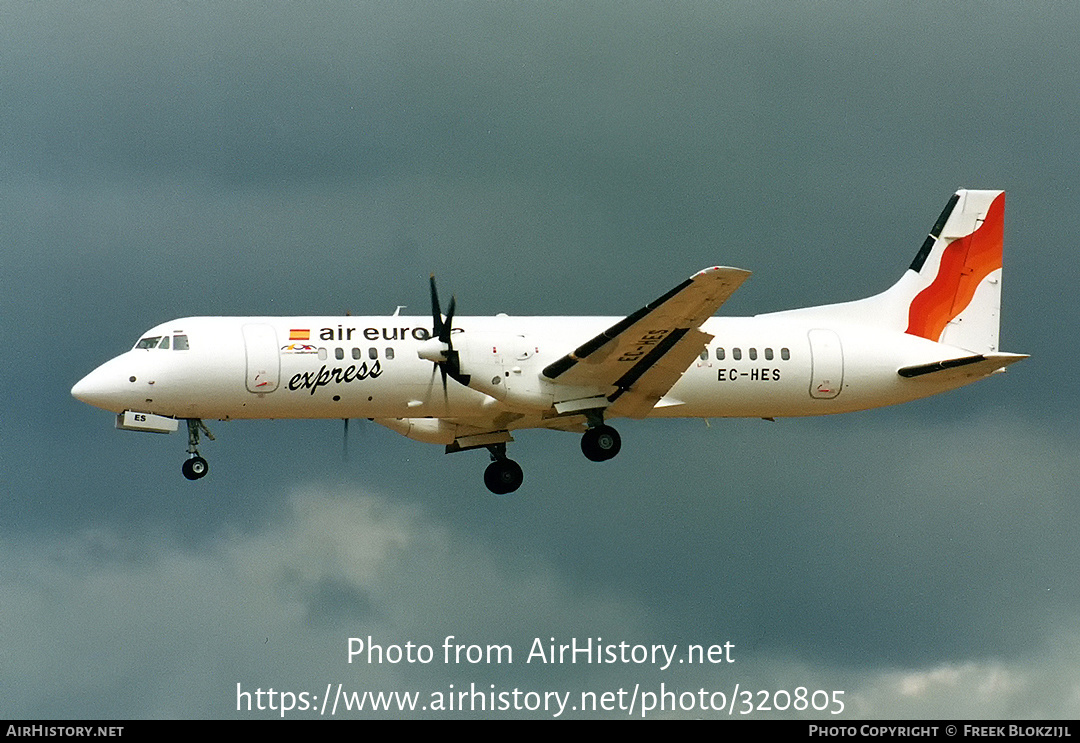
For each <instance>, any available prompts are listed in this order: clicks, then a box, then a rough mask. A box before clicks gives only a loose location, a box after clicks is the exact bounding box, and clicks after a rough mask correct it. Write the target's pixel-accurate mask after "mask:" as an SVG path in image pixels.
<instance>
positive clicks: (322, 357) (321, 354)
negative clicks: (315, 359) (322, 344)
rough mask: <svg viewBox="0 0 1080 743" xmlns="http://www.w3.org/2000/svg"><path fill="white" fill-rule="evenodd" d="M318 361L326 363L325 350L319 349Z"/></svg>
mask: <svg viewBox="0 0 1080 743" xmlns="http://www.w3.org/2000/svg"><path fill="white" fill-rule="evenodd" d="M319 361H326V349H325V348H320V349H319Z"/></svg>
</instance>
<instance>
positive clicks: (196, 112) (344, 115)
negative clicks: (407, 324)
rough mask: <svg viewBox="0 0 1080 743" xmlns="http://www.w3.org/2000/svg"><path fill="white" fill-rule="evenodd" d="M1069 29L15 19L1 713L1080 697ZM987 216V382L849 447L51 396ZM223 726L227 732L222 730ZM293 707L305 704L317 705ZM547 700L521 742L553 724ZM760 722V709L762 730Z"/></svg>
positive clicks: (741, 431)
mask: <svg viewBox="0 0 1080 743" xmlns="http://www.w3.org/2000/svg"><path fill="white" fill-rule="evenodd" d="M1078 14H1080V11H1078V10H1077V8H1076V6H1075V5H1074V4H1069V3H1039V4H1034V5H1032V4H1025V5H1022V6H1021V5H1020V4H1013V3H996V2H987V3H959V4H956V3H913V4H896V3H884V2H880V3H878V2H858V3H851V2H845V3H830V2H813V3H791V2H783V3H762V2H753V3H726V2H725V3H709V2H692V3H665V4H662V5H661V4H643V3H640V4H631V5H627V4H625V3H614V2H610V3H573V4H553V3H504V4H492V3H458V2H453V3H440V4H432V3H405V2H386V3H355V2H343V3H330V2H326V3H303V4H297V3H282V2H276V3H275V2H272V3H260V4H258V5H257V6H255V5H246V4H239V3H231V2H226V3H210V2H159V3H135V2H130V3H129V2H94V3H91V2H81V3H80V2H77V3H67V2H49V1H42V2H3V3H0V241H2V243H3V245H4V246H5V248H4V249H3V250H0V295H2V297H3V299H2V304H0V306H2V307H3V321H2V323H0V341H3V344H4V347H5V348H7V349H9V354H8V361H7V363H5V365H4V367H3V372H2V375H0V384H2V392H3V394H4V399H5V400H6V402H7V412H6V414H5V423H6V425H5V426H3V428H2V430H0V493H2V495H0V713H2V714H4V716H8V717H39V716H41V717H70V718H75V717H95V716H97V717H128V716H131V717H144V716H151V717H230V716H236V712H235V690H236V684H237V683H241V684H242V685H243V687H244V688H245V689H248V688H250V689H255V688H257V687H262V688H268V687H270V686H274V687H275V688H278V689H288V690H293V691H296V692H300V691H310V692H318V693H319V694H320V695H321V694H322V691H323V690H324V689H325V687H326V685H327V684H328V683H335V684H336V683H338V682H341V683H343V684H345V685H346V686H350V685H351V686H352V687H354V688H355V689H357V690H363V689H372V690H390V689H402V690H419V691H423V692H429V691H435V690H445V689H446V688H448V686H449V684H455V685H456V688H460V686H459V685H460V684H468V683H469V682H470V681H475V682H476V683H477V684H480V685H483V686H485V687H486V686H487V685H489V684H496V685H497V686H499V688H513V687H514V686H519V687H521V688H525V689H535V690H545V689H558V690H563V691H565V690H569V691H573V692H575V693H577V692H579V691H582V690H597V691H607V690H615V689H618V688H619V687H620V686H621V687H628V686H633V684H635V683H639V682H640V683H641V684H642V685H643V687H647V688H658V687H659V686H660V684H661V683H667V684H668V685H672V684H678V685H679V686H680V688H683V687H685V688H693V689H697V688H707V689H712V688H716V689H717V690H724V689H730V688H731V687H732V686H734V684H735V683H740V684H741V685H742V687H743V688H762V689H779V688H789V689H794V688H795V687H799V686H805V687H809V688H821V689H829V690H832V689H842V690H845V692H846V695H845V699H846V700H847V702H848V708H847V710H848V713H850V714H853V715H856V716H860V717H884V718H897V717H928V716H933V717H942V716H952V717H1074V718H1075V717H1077V716H1078V714H1080V701H1078V700H1080V687H1078V686H1077V681H1076V679H1077V670H1078V667H1080V592H1078V589H1077V584H1076V580H1075V575H1076V567H1077V564H1078V558H1080V555H1078V548H1077V545H1078V544H1080V540H1078V538H1077V537H1078V536H1080V535H1078V530H1080V529H1078V527H1080V506H1078V505H1077V501H1076V495H1075V486H1074V483H1075V482H1076V479H1077V478H1076V475H1077V470H1078V469H1080V459H1078V457H1077V454H1076V452H1077V444H1078V443H1080V430H1078V427H1077V424H1076V418H1077V416H1076V414H1075V413H1076V408H1077V404H1078V400H1077V394H1076V390H1075V387H1076V385H1075V384H1073V381H1072V380H1073V377H1074V376H1075V375H1074V373H1073V372H1072V369H1073V368H1074V364H1073V363H1072V362H1073V359H1072V354H1071V353H1068V351H1069V344H1070V341H1071V338H1072V336H1073V335H1074V334H1075V333H1074V332H1073V331H1074V324H1075V318H1076V317H1077V307H1076V304H1077V301H1076V297H1075V292H1074V291H1073V284H1074V283H1075V279H1074V277H1073V275H1072V271H1073V270H1075V268H1076V265H1077V258H1076V254H1075V249H1074V246H1073V244H1072V241H1071V232H1072V229H1071V225H1072V222H1073V221H1074V215H1075V214H1077V213H1078V208H1080V204H1078V203H1077V192H1076V190H1075V189H1073V188H1072V185H1073V181H1074V179H1075V171H1076V165H1075V161H1076V153H1077V152H1078V151H1080V94H1078V92H1077V89H1076V84H1075V60H1076V59H1077V58H1078V57H1080V54H1078V52H1080V50H1078V48H1077V46H1078V42H1077V39H1076V34H1075V29H1076V28H1077V27H1078V21H1080V18H1078V17H1077V16H1078ZM961 186H964V187H971V188H1004V189H1006V190H1007V192H1008V201H1007V208H1006V234H1005V240H1006V256H1005V278H1004V282H1005V283H1004V300H1003V301H1004V307H1003V323H1002V346H1003V349H1004V350H1006V351H1014V352H1021V353H1030V354H1032V355H1033V358H1032V359H1031V360H1029V361H1025V362H1024V363H1022V364H1020V365H1017V366H1015V367H1013V368H1012V369H1011V370H1010V372H1009V374H1007V375H1005V376H1004V377H999V378H996V379H993V380H990V381H987V382H983V383H980V384H978V385H975V386H973V387H970V388H967V389H964V390H961V391H958V392H955V393H952V394H950V395H947V396H943V397H940V398H934V399H929V400H925V401H920V402H918V403H914V404H911V405H908V406H905V407H903V408H898V409H895V410H883V411H874V412H868V413H864V414H856V415H851V416H846V417H841V418H835V419H821V420H788V421H779V422H777V423H765V422H762V421H712V425H711V427H706V426H705V425H704V424H703V423H702V422H700V421H666V422H664V421H658V422H625V423H623V424H622V425H621V426H620V430H621V432H622V435H623V441H624V445H623V452H622V454H620V456H619V457H618V458H617V459H615V460H613V461H611V462H609V463H606V464H603V465H597V464H593V463H590V462H587V461H585V460H584V459H583V457H582V456H581V454H580V451H579V450H578V442H577V439H576V437H574V436H570V435H564V434H557V433H552V432H546V431H539V432H525V433H522V434H521V435H519V436H517V439H518V441H517V443H515V444H514V445H513V450H514V451H513V455H514V457H515V458H516V459H517V460H518V461H519V462H520V463H521V464H522V466H523V467H524V469H525V473H526V480H525V484H524V485H523V487H522V489H521V490H520V491H519V492H518V493H517V494H516V495H515V496H513V497H509V498H495V497H493V496H490V494H488V493H487V491H486V490H484V488H483V486H482V484H481V480H480V474H481V472H482V469H483V466H484V464H485V457H484V455H483V454H482V453H481V454H477V453H471V454H468V453H467V454H461V455H456V456H450V457H447V456H444V455H443V454H442V452H441V450H440V449H439V448H438V447H431V446H426V445H423V444H419V443H416V442H411V441H408V440H405V439H403V438H401V437H399V436H397V435H396V434H394V433H392V432H390V431H387V430H385V429H382V428H379V427H377V426H371V425H354V427H353V429H352V433H353V436H352V457H351V458H350V461H349V462H348V463H345V464H343V463H342V462H341V456H340V448H341V439H340V437H341V431H340V424H336V423H333V422H284V421H281V422H234V423H228V424H218V425H216V426H215V425H214V424H213V422H211V424H210V425H211V427H212V429H213V430H214V433H215V434H216V435H217V437H218V440H217V441H215V442H211V443H208V444H207V445H206V446H205V447H204V450H203V451H204V454H205V455H206V456H207V458H208V459H209V460H210V462H211V466H212V470H213V471H212V473H211V475H210V477H208V478H207V479H205V480H203V481H200V482H198V483H189V482H187V481H186V480H184V479H183V478H182V477H181V475H180V472H179V465H180V462H181V461H182V459H183V450H184V442H183V440H182V438H181V437H178V436H169V437H165V436H161V437H155V436H143V435H135V434H130V433H126V432H118V431H115V430H113V428H112V420H111V417H110V416H109V415H108V414H107V413H104V412H102V411H98V410H95V409H92V408H89V407H87V406H85V405H82V404H80V403H78V402H76V401H74V400H72V399H71V398H70V396H69V394H68V390H69V389H70V387H71V385H72V384H73V383H74V382H75V381H76V380H77V379H78V378H79V377H81V376H82V375H83V374H85V373H86V372H88V371H89V370H90V369H92V368H93V367H95V366H96V365H97V364H99V363H101V362H102V361H104V360H106V359H107V358H109V357H111V356H114V355H116V354H118V353H120V352H122V351H123V350H125V349H126V348H128V347H129V346H130V344H131V343H132V342H133V341H134V340H135V339H136V338H137V337H138V334H139V333H140V332H141V331H143V330H145V329H146V328H148V327H150V326H152V325H154V324H157V323H159V322H162V321H165V320H168V319H169V318H172V317H180V316H185V315H192V314H210V315H219V314H220V315H224V314H335V313H343V312H345V311H346V310H350V311H352V312H353V313H355V314H382V313H385V314H389V313H391V312H392V311H393V310H394V308H395V306H396V305H401V304H403V305H408V309H407V310H406V311H407V312H414V313H416V314H425V313H426V312H427V301H428V300H427V287H426V280H427V274H428V273H430V272H432V271H434V272H436V273H437V274H438V276H439V280H440V289H441V290H442V291H443V292H444V293H445V294H447V295H449V293H450V292H454V293H456V294H457V298H458V305H459V311H460V312H461V313H463V314H491V313H495V312H508V313H510V314H519V315H530V314H551V313H559V314H587V313H596V314H607V315H616V314H623V313H627V312H630V311H632V310H634V309H636V308H637V307H639V306H641V305H642V304H643V303H644V302H646V301H649V300H651V299H653V298H654V297H656V296H658V295H659V294H661V293H662V292H664V291H666V290H667V289H669V288H670V287H671V286H674V285H675V284H676V283H677V282H679V281H681V280H683V279H685V278H686V277H687V276H689V275H690V274H692V273H694V272H695V271H697V270H699V269H700V268H703V267H705V266H708V265H715V264H726V265H733V266H739V267H742V268H746V269H749V270H752V271H753V272H754V275H753V277H752V278H751V279H750V280H749V281H748V282H747V283H746V284H745V285H744V286H743V287H742V288H741V289H740V290H739V292H737V293H736V295H735V297H734V298H733V299H732V300H731V302H730V303H729V304H728V305H726V306H725V308H724V310H723V311H724V312H725V313H730V314H751V313H754V312H764V311H769V310H773V309H783V308H788V307H793V306H801V305H808V304H817V303H825V302H830V301H838V300H843V299H849V298H856V297H859V296H864V295H867V294H870V293H873V292H876V291H879V290H881V289H883V288H885V287H886V286H887V285H889V284H890V283H891V282H892V281H894V280H895V279H896V278H897V277H899V275H900V273H901V272H902V271H903V270H904V268H905V267H906V266H907V265H908V263H909V262H910V260H911V258H912V257H913V256H914V254H915V251H916V250H917V248H918V246H919V244H920V243H921V242H922V239H923V237H924V236H925V234H926V231H927V229H928V228H929V227H930V225H931V224H932V223H933V220H934V218H935V217H936V216H937V214H938V213H939V212H940V210H941V208H942V206H943V205H944V203H945V201H946V200H947V198H948V196H949V195H950V194H951V193H952V191H953V190H955V189H956V188H957V187H961ZM368 634H371V635H373V636H374V637H376V639H379V640H383V641H385V642H386V643H404V642H406V641H413V642H416V643H430V644H433V645H439V644H441V642H442V640H443V638H444V637H445V636H446V635H449V634H452V635H455V636H456V637H459V638H462V640H463V641H467V642H476V643H489V642H491V643H508V644H511V645H512V646H513V647H514V648H515V651H516V652H521V653H522V655H524V653H525V652H527V648H528V646H529V643H530V642H531V641H532V639H533V638H534V637H540V638H548V637H556V638H557V639H558V640H560V641H569V639H570V638H571V637H575V636H576V637H579V638H587V637H603V638H605V640H611V641H613V642H618V641H621V640H624V639H625V640H627V641H629V642H642V643H669V644H670V643H680V644H682V645H685V644H687V643H703V644H709V643H712V642H721V643H722V642H723V641H727V640H730V641H731V642H733V643H734V644H735V645H736V647H737V649H738V650H737V660H736V663H735V664H733V665H730V666H726V667H720V668H706V669H702V668H690V667H679V668H675V669H671V670H669V671H664V672H660V671H658V670H655V669H652V668H641V667H636V666H630V667H626V666H622V665H606V666H595V667H586V668H584V669H582V667H580V666H577V667H574V666H569V667H567V666H553V665H549V666H538V665H536V664H524V663H523V662H515V663H514V664H513V666H504V667H494V666H483V667H480V668H471V669H466V670H462V669H459V668H453V667H447V666H444V665H442V664H440V663H433V664H431V665H429V666H425V667H423V668H417V667H413V668H406V667H389V666H383V667H370V666H366V665H364V666H358V665H357V664H353V665H347V664H346V663H345V644H346V640H347V638H348V637H350V636H354V635H360V636H366V635H368ZM247 716H248V715H246V714H244V715H240V717H247ZM297 716H298V717H304V715H300V714H298V715H297ZM538 716H539V715H538ZM755 716H757V715H755Z"/></svg>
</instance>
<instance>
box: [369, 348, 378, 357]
mask: <svg viewBox="0 0 1080 743" xmlns="http://www.w3.org/2000/svg"><path fill="white" fill-rule="evenodd" d="M367 355H368V358H369V359H377V358H379V349H377V348H369V349H368V350H367Z"/></svg>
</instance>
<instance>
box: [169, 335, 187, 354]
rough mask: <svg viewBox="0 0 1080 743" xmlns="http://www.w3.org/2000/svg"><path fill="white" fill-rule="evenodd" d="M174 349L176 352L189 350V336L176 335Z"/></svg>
mask: <svg viewBox="0 0 1080 743" xmlns="http://www.w3.org/2000/svg"><path fill="white" fill-rule="evenodd" d="M172 347H173V350H174V351H187V350H188V342H187V336H186V335H174V336H173V344H172Z"/></svg>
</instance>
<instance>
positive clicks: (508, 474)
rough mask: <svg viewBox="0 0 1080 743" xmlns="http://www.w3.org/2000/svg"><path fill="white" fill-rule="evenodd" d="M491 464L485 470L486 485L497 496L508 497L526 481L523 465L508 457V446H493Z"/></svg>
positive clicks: (491, 447) (490, 448) (490, 449)
mask: <svg viewBox="0 0 1080 743" xmlns="http://www.w3.org/2000/svg"><path fill="white" fill-rule="evenodd" d="M487 448H488V451H490V452H491V464H489V465H488V467H487V469H486V470H484V484H485V485H487V489H488V490H490V491H491V492H493V493H495V495H506V494H507V493H512V492H514V491H515V490H517V489H518V488H520V487H521V483H522V481H523V480H524V479H525V475H524V473H523V472H522V471H521V465H519V464H518V463H517V462H515V461H514V460H513V459H508V458H507V456H506V444H492V445H491V446H489V447H487Z"/></svg>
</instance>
